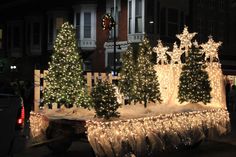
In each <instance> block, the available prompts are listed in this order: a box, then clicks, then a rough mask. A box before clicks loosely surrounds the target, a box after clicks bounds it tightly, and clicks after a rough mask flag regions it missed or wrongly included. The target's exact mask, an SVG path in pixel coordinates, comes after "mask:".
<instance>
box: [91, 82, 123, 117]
mask: <svg viewBox="0 0 236 157" xmlns="http://www.w3.org/2000/svg"><path fill="white" fill-rule="evenodd" d="M91 95H92V98H93V102H94V109H95V111H96V115H97V117H100V118H105V119H109V118H111V117H118V116H119V113H118V112H117V109H118V108H119V107H120V104H119V103H118V102H117V98H116V96H115V88H114V87H113V86H112V84H110V83H109V82H108V81H101V80H98V81H97V84H96V85H95V86H94V87H93V90H92V93H91Z"/></svg>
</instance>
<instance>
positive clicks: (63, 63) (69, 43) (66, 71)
mask: <svg viewBox="0 0 236 157" xmlns="http://www.w3.org/2000/svg"><path fill="white" fill-rule="evenodd" d="M53 48H54V49H53V54H52V58H51V62H49V69H48V74H47V76H46V77H45V81H46V87H45V90H44V93H43V96H44V103H45V104H46V105H52V104H53V103H56V104H57V105H59V106H61V105H63V104H64V105H65V106H66V107H72V106H73V105H75V104H76V105H78V106H83V107H88V106H89V105H90V102H91V101H90V100H91V99H90V98H89V96H88V95H87V93H86V91H84V90H85V89H84V78H83V75H82V72H83V71H82V60H81V57H80V54H79V50H78V47H77V42H76V37H75V29H74V28H73V26H72V25H70V24H69V23H68V22H66V23H64V24H63V25H62V27H61V29H60V31H59V33H58V35H57V38H56V41H55V44H54V47H53Z"/></svg>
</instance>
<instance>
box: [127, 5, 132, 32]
mask: <svg viewBox="0 0 236 157" xmlns="http://www.w3.org/2000/svg"><path fill="white" fill-rule="evenodd" d="M128 16H129V18H128V19H129V22H128V23H129V34H130V33H131V21H132V1H129V15H128Z"/></svg>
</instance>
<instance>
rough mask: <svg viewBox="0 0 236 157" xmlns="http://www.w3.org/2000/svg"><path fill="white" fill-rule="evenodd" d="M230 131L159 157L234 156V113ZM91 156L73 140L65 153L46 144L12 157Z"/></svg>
mask: <svg viewBox="0 0 236 157" xmlns="http://www.w3.org/2000/svg"><path fill="white" fill-rule="evenodd" d="M230 117H231V123H232V132H231V133H230V134H228V135H227V136H223V137H220V138H218V139H217V140H214V141H204V142H203V143H202V144H201V145H200V146H198V147H196V148H194V149H191V150H181V151H175V152H163V153H160V154H157V156H161V157H190V156H191V157H235V156H236V125H235V122H236V114H235V113H234V114H231V116H230ZM78 156H81V157H93V153H92V148H91V147H90V145H89V144H88V143H85V142H74V143H73V144H72V146H71V147H70V149H69V150H68V152H66V153H65V154H59V155H58V154H57V155H56V154H52V152H50V150H49V149H48V148H47V147H46V146H40V147H34V148H28V149H26V150H25V151H24V152H22V153H20V154H16V155H15V156H14V157H78Z"/></svg>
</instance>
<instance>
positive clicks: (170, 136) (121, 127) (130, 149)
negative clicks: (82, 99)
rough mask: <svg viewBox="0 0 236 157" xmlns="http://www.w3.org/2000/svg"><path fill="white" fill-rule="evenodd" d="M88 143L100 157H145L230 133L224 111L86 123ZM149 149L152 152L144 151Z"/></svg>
mask: <svg viewBox="0 0 236 157" xmlns="http://www.w3.org/2000/svg"><path fill="white" fill-rule="evenodd" d="M86 127H87V133H88V140H89V142H90V144H91V146H92V147H93V150H94V151H95V153H96V154H97V155H99V156H125V155H127V154H130V153H131V154H134V155H136V156H147V155H148V154H151V153H155V152H156V151H163V150H169V149H179V148H181V147H182V146H189V145H192V144H194V143H196V142H198V141H200V140H202V139H204V138H209V139H212V138H215V137H218V135H222V134H225V133H228V132H229V131H230V120H229V115H228V112H227V111H226V110H224V109H212V110H204V111H192V112H181V113H173V114H163V115H158V116H153V117H144V118H138V119H129V120H119V121H104V122H101V121H87V122H86ZM148 147H151V148H152V149H150V150H147V148H148Z"/></svg>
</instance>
